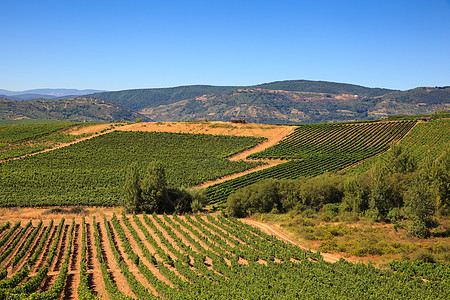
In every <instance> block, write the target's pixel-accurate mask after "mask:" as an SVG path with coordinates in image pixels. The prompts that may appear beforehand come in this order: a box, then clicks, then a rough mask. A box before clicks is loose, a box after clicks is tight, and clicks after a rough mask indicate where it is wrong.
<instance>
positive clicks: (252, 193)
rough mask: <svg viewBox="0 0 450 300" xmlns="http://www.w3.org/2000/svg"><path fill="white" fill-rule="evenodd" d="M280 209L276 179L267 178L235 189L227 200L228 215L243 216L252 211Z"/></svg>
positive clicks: (266, 211) (264, 211)
mask: <svg viewBox="0 0 450 300" xmlns="http://www.w3.org/2000/svg"><path fill="white" fill-rule="evenodd" d="M273 208H277V209H280V208H281V202H280V196H279V193H278V186H277V181H276V180H272V179H268V180H264V181H261V182H259V183H256V184H253V185H250V186H248V187H245V188H242V189H239V190H237V191H236V192H235V193H234V194H231V195H230V196H229V197H228V200H227V207H226V212H227V214H228V215H230V216H233V217H238V218H243V217H246V216H248V215H251V214H254V213H268V212H270V211H271V210H272V209H273Z"/></svg>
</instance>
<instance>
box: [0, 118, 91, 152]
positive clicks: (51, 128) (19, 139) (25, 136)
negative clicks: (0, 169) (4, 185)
mask: <svg viewBox="0 0 450 300" xmlns="http://www.w3.org/2000/svg"><path fill="white" fill-rule="evenodd" d="M75 126H85V124H80V123H41V124H28V125H9V126H0V160H3V159H9V158H13V157H18V156H21V155H25V154H31V153H35V152H38V151H41V150H44V149H48V148H51V147H52V146H54V145H56V144H58V143H65V142H71V141H73V140H75V139H76V138H77V137H78V136H75V135H71V134H68V133H66V132H65V131H67V130H68V129H70V128H73V127H75Z"/></svg>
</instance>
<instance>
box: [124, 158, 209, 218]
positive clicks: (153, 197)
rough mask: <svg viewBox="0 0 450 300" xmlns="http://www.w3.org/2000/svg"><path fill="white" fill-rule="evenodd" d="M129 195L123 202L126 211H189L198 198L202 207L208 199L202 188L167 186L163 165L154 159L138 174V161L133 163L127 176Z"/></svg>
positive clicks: (126, 182)
mask: <svg viewBox="0 0 450 300" xmlns="http://www.w3.org/2000/svg"><path fill="white" fill-rule="evenodd" d="M125 191H126V197H125V200H124V201H123V203H122V205H123V207H124V209H125V211H126V212H135V213H140V212H146V213H163V212H164V213H173V212H176V213H186V212H190V211H191V210H192V203H193V201H194V200H196V201H197V203H196V209H197V210H199V209H201V207H203V205H204V204H205V202H206V199H205V196H204V195H203V194H202V193H200V192H195V191H192V192H191V191H189V190H187V189H184V188H170V189H169V188H168V186H167V181H166V173H165V170H164V166H163V165H162V164H161V163H160V162H152V163H150V164H149V166H148V168H147V172H146V173H145V175H144V176H140V175H139V165H138V164H137V163H132V164H131V165H130V169H129V170H128V173H127V177H126V179H125Z"/></svg>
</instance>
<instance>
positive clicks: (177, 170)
mask: <svg viewBox="0 0 450 300" xmlns="http://www.w3.org/2000/svg"><path fill="white" fill-rule="evenodd" d="M262 140H263V138H255V137H243V136H225V135H220V136H219V135H217V136H215V135H205V134H183V133H167V132H127V131H114V132H111V133H107V134H103V135H100V136H96V137H94V138H91V139H88V140H85V141H82V142H79V143H76V144H72V145H70V146H67V147H64V148H59V149H55V150H52V151H49V152H45V153H39V154H37V155H34V156H30V157H25V158H23V159H19V160H12V161H7V162H4V163H1V164H0V186H1V187H0V203H2V206H48V205H103V206H117V205H120V204H121V202H120V199H121V198H122V197H123V196H124V190H123V185H124V179H125V174H126V172H127V170H128V166H129V165H130V163H131V162H139V164H140V166H141V168H142V172H144V171H145V169H146V168H147V165H148V164H149V163H150V162H151V161H155V160H158V161H161V162H162V163H163V164H164V166H165V168H166V176H167V179H168V183H169V185H174V186H186V187H188V186H192V185H195V184H199V183H202V182H204V181H207V180H210V179H214V178H217V177H221V176H225V175H228V174H231V173H235V172H240V171H244V170H246V169H249V168H252V167H255V166H258V165H261V164H262V162H244V161H233V162H232V161H229V160H227V159H225V157H227V156H230V155H232V154H235V153H237V152H240V151H242V150H245V149H247V148H249V147H252V146H255V145H256V144H258V143H259V142H261V141H262ZM30 195H31V199H30Z"/></svg>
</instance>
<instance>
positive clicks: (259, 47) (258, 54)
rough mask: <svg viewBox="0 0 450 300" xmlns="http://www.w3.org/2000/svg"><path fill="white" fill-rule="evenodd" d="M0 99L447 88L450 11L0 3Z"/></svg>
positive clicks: (447, 0) (430, 2) (281, 4)
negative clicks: (180, 90) (300, 87)
mask: <svg viewBox="0 0 450 300" xmlns="http://www.w3.org/2000/svg"><path fill="white" fill-rule="evenodd" d="M0 11H1V12H2V13H1V16H2V21H1V23H0V70H1V72H0V89H9V90H25V89H33V88H78V89H87V88H93V89H105V90H121V89H131V88H152V87H170V86H178V85H189V84H211V85H251V84H258V83H263V82H271V81H276V80H287V79H309V80H325V81H335V82H345V83H354V84H360V85H364V86H369V87H386V88H394V89H402V90H403V89H409V88H414V87H417V86H436V85H437V86H442V85H450V0H422V1H415V0H409V1H406V0H405V1H403V0H394V1H392V0H378V1H372V0H367V1H365V0H363V1H362V0H359V1H346V0H341V1H337V0H328V1H321V0H309V1H304V0H297V1H284V0H278V1H263V0H260V1H245V0H241V1H234V0H230V1H215V0H209V1H196V0H190V1H151V0H149V1H137V0H129V1H113V0H110V1H97V0H91V1H83V0H80V1H61V0H58V1H46V0H41V1H31V0H29V1H22V0H14V1H7V0H0Z"/></svg>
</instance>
